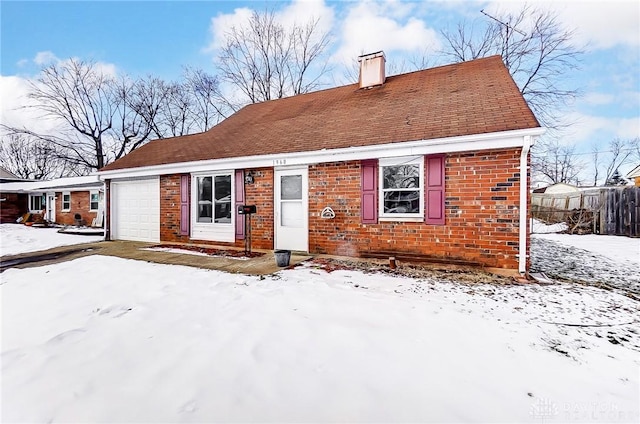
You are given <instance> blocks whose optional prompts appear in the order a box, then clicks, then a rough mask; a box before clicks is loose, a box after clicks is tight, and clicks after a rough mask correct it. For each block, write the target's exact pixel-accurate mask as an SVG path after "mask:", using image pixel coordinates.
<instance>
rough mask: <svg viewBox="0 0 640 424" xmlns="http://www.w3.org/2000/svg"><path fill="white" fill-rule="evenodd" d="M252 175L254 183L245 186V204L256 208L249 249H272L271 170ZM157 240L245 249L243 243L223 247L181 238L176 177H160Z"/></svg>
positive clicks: (178, 180) (253, 171)
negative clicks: (158, 238)
mask: <svg viewBox="0 0 640 424" xmlns="http://www.w3.org/2000/svg"><path fill="white" fill-rule="evenodd" d="M251 172H252V174H253V179H254V182H253V183H252V184H245V203H246V204H248V205H256V207H257V210H258V213H256V214H254V215H253V216H252V217H251V221H252V222H251V228H252V243H251V246H252V247H254V248H256V249H273V169H270V168H264V169H254V170H251ZM191 201H193V199H191ZM160 240H162V241H166V242H182V243H186V242H193V243H199V244H200V243H202V244H216V245H231V246H236V247H244V240H238V241H236V242H235V243H223V242H214V241H207V240H191V239H190V238H189V236H183V235H180V175H179V174H176V175H163V176H161V177H160Z"/></svg>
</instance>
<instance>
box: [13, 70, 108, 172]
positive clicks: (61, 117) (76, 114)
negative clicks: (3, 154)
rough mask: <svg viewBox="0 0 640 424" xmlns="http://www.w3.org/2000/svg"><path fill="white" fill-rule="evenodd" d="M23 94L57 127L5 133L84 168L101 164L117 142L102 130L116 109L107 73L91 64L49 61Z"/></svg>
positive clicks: (101, 165) (102, 164)
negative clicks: (46, 145)
mask: <svg viewBox="0 0 640 424" xmlns="http://www.w3.org/2000/svg"><path fill="white" fill-rule="evenodd" d="M29 98H30V99H32V100H34V101H35V106H31V107H33V108H37V109H38V110H39V111H41V112H42V113H43V118H46V119H51V120H53V121H54V122H56V123H58V124H59V127H58V131H57V132H56V133H55V134H39V133H36V132H34V131H32V130H29V129H28V128H8V127H5V129H6V130H7V131H8V132H9V133H12V134H22V135H28V136H30V137H31V138H37V139H39V140H40V141H43V142H46V143H49V144H51V145H52V146H54V147H55V152H56V155H58V157H59V158H61V159H63V160H65V161H66V162H67V163H69V164H72V165H78V166H82V167H86V168H89V169H99V168H102V167H103V166H104V165H106V163H107V161H106V152H107V151H108V150H110V149H109V147H111V146H110V145H111V144H112V143H116V142H117V140H115V139H114V138H113V137H112V136H109V134H108V133H109V131H111V130H112V129H113V127H114V115H115V114H116V112H117V109H118V97H117V95H116V93H115V92H114V90H113V79H112V77H111V76H110V75H108V74H106V73H104V72H103V71H102V70H101V69H100V68H99V67H98V66H97V65H96V64H95V63H92V62H83V61H80V60H75V59H71V60H69V61H66V62H60V63H56V64H52V65H50V66H47V67H45V68H43V69H42V71H41V72H40V75H39V77H38V78H37V80H36V81H34V82H32V83H31V87H30V93H29ZM111 150H115V149H111Z"/></svg>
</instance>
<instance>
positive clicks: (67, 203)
mask: <svg viewBox="0 0 640 424" xmlns="http://www.w3.org/2000/svg"><path fill="white" fill-rule="evenodd" d="M62 210H63V211H69V210H71V193H69V192H66V193H62Z"/></svg>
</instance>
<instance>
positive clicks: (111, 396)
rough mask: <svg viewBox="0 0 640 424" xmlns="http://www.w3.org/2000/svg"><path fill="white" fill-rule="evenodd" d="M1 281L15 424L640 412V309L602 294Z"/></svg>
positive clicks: (65, 272) (98, 269)
mask: <svg viewBox="0 0 640 424" xmlns="http://www.w3.org/2000/svg"><path fill="white" fill-rule="evenodd" d="M1 284H2V285H0V296H1V297H2V298H1V300H2V399H1V400H2V402H1V404H2V421H3V422H125V421H126V422H213V421H222V422H230V421H235V422H237V421H242V422H248V421H252V422H293V421H295V422H301V421H305V422H337V421H339V422H365V421H366V422H372V421H375V422H424V421H431V422H498V421H500V422H543V421H544V422H567V421H580V422H594V421H606V422H620V421H623V422H637V421H638V417H639V412H638V408H639V406H638V398H639V396H640V393H639V373H638V369H639V367H640V354H639V352H640V334H639V330H638V323H637V317H638V313H639V310H638V306H639V303H638V302H635V301H633V300H631V299H629V298H626V297H624V296H622V295H620V294H618V293H615V292H611V291H603V290H600V289H597V288H593V287H585V286H578V285H568V284H564V285H553V286H539V285H525V286H498V285H484V284H477V285H463V284H451V283H446V282H434V281H417V280H412V279H407V278H397V277H392V276H385V275H379V274H363V273H360V272H355V271H336V272H333V273H330V274H328V273H326V272H325V271H323V270H321V269H316V268H313V267H311V266H309V265H307V266H306V267H303V268H298V269H293V270H285V271H281V272H280V273H278V274H277V275H275V276H270V277H266V278H264V279H260V278H258V277H249V276H242V275H231V274H225V273H222V272H216V271H207V270H200V269H194V268H186V267H180V266H167V265H158V264H150V263H145V262H139V261H132V260H125V259H119V258H113V257H102V256H91V257H85V258H81V259H77V260H74V261H69V262H64V263H60V264H56V265H50V266H44V267H37V268H27V269H21V270H20V269H10V270H8V271H5V272H4V273H3V274H2V283H1ZM584 325H586V326H584Z"/></svg>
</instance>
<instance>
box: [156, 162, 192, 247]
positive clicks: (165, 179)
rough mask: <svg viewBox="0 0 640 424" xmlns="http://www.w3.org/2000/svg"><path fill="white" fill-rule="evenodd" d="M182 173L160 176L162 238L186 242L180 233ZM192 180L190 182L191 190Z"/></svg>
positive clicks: (186, 236) (186, 237) (187, 238)
mask: <svg viewBox="0 0 640 424" xmlns="http://www.w3.org/2000/svg"><path fill="white" fill-rule="evenodd" d="M180 177H181V176H180V174H177V175H161V176H160V240H162V241H171V242H182V243H186V242H188V241H189V236H188V235H185V236H183V235H181V234H180ZM190 189H191V182H189V190H190Z"/></svg>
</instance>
